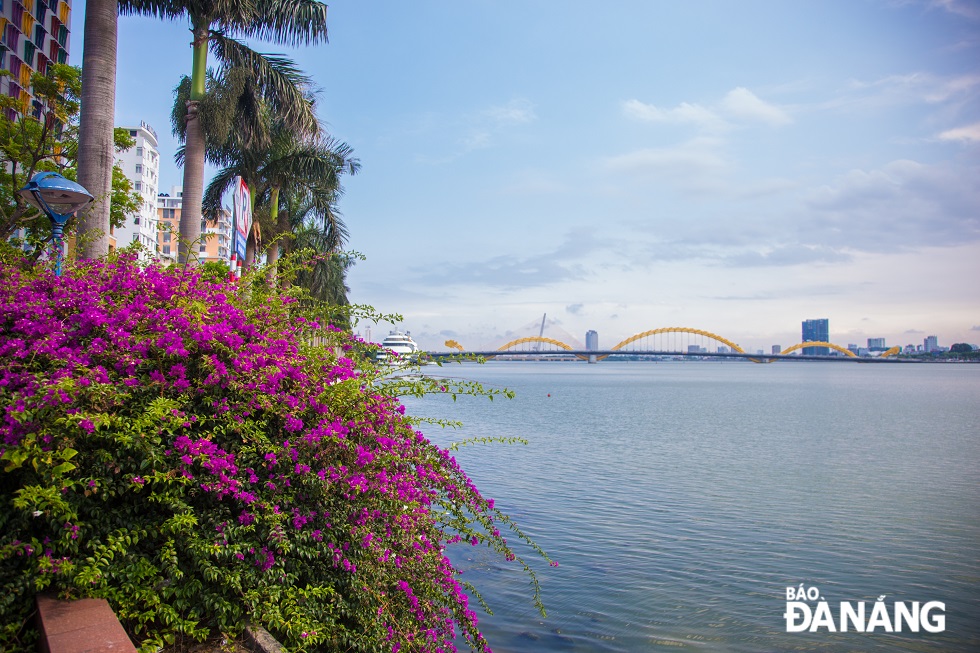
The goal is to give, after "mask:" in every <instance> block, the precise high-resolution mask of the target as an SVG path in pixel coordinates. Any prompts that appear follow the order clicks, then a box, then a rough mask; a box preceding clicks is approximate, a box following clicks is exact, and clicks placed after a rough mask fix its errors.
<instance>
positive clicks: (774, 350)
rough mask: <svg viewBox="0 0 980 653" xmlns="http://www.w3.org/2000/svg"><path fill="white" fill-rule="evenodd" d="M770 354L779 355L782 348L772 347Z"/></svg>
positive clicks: (779, 346)
mask: <svg viewBox="0 0 980 653" xmlns="http://www.w3.org/2000/svg"><path fill="white" fill-rule="evenodd" d="M772 353H774V354H781V353H783V346H782V345H773V346H772Z"/></svg>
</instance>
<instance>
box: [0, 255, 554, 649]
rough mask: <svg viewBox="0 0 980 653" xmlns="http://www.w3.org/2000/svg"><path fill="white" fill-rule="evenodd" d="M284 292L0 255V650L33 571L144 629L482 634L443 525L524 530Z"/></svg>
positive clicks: (61, 590)
mask: <svg viewBox="0 0 980 653" xmlns="http://www.w3.org/2000/svg"><path fill="white" fill-rule="evenodd" d="M297 306H298V303H297V302H294V301H292V300H291V299H290V298H289V297H286V296H280V295H279V294H277V293H276V292H275V291H273V290H270V284H268V283H265V282H257V281H256V282H251V283H249V282H247V281H246V282H244V283H240V284H238V285H237V286H236V285H229V284H225V283H224V282H221V281H214V280H208V279H207V278H205V277H202V276H201V274H200V273H198V272H195V271H193V270H189V269H180V268H177V269H170V270H165V269H162V268H159V267H149V268H148V269H142V268H140V267H139V266H137V265H136V264H135V263H134V262H133V261H131V260H127V259H125V258H119V259H115V260H110V261H93V262H87V263H82V264H79V265H78V266H77V267H73V268H69V269H67V270H66V272H65V276H63V277H60V278H56V277H54V276H52V275H51V273H50V272H48V271H46V270H37V271H29V270H26V269H24V268H22V267H21V266H20V265H17V264H16V263H11V262H8V263H4V264H3V265H2V269H0V405H2V416H0V419H2V425H0V430H2V434H0V466H2V467H0V650H18V649H30V648H33V646H34V643H33V641H32V640H31V631H30V625H29V624H30V615H31V612H32V610H33V597H34V595H35V594H36V593H37V592H52V593H56V594H57V595H59V596H61V597H65V598H74V597H86V596H87V597H103V598H105V599H107V600H108V601H109V603H110V604H111V605H112V607H113V608H114V609H115V611H116V613H117V615H118V616H119V618H120V620H121V621H122V622H123V624H124V626H125V627H126V628H127V630H128V631H129V632H130V634H131V636H132V637H133V639H134V641H135V642H137V643H138V645H139V646H140V647H141V649H142V650H145V651H151V650H155V649H157V648H159V647H160V646H163V645H166V644H169V643H172V642H173V641H174V640H175V639H177V640H178V641H180V640H188V639H197V640H200V639H204V638H206V637H213V636H216V635H222V634H224V635H230V636H235V635H237V634H239V633H240V632H241V630H242V628H243V626H244V625H245V623H246V622H252V623H256V624H260V625H262V626H264V627H266V628H267V629H268V630H270V631H271V632H272V633H273V635H275V636H276V637H277V638H278V639H279V640H280V641H281V642H282V643H284V644H285V645H286V646H287V647H288V648H289V650H311V651H314V650H322V651H333V650H344V651H368V650H370V651H376V650H377V651H408V650H418V651H423V650H424V651H438V650H444V651H449V650H453V645H452V641H453V638H454V636H456V635H457V634H461V635H462V636H463V637H465V640H466V641H467V642H468V644H469V645H470V646H472V647H473V648H475V649H477V650H485V649H486V643H485V641H484V640H483V638H482V637H481V636H480V633H479V631H478V629H477V619H476V616H475V614H474V612H473V611H472V610H471V608H470V606H468V602H467V594H466V593H464V590H465V589H466V587H465V584H464V583H462V582H461V580H460V579H459V578H458V573H457V571H456V570H455V569H454V568H453V566H452V565H451V564H450V562H449V560H448V559H447V558H446V556H445V548H446V546H447V545H449V544H453V543H457V542H460V541H462V543H463V544H464V545H474V546H475V545H480V546H490V547H492V548H493V549H495V550H496V551H497V552H499V553H500V554H501V555H502V556H504V557H506V558H508V559H511V560H513V559H515V554H514V552H513V550H512V549H511V548H510V545H509V544H508V543H507V541H506V540H505V539H504V537H503V535H502V534H501V532H500V530H498V529H501V528H503V529H504V530H505V531H506V532H509V533H517V535H518V536H521V537H523V536H522V535H521V533H520V531H519V530H517V528H516V526H514V525H513V524H512V523H511V522H510V521H509V520H508V519H507V517H506V516H505V515H502V514H501V513H500V512H499V511H498V510H497V509H495V508H494V505H493V501H492V500H489V499H485V498H484V497H482V496H481V495H480V493H479V492H478V491H477V489H476V488H475V487H474V486H473V484H472V482H471V481H470V480H469V479H468V478H467V476H466V475H465V474H464V472H463V471H462V470H461V469H460V468H459V467H458V466H457V464H456V462H455V461H454V459H453V458H452V457H451V456H450V455H449V453H448V452H447V451H445V450H442V449H440V448H438V447H436V446H435V445H433V444H431V443H430V442H429V441H428V440H427V439H426V438H425V437H423V435H422V434H421V433H420V432H418V431H416V430H415V428H414V427H413V425H412V422H411V420H410V419H409V418H407V417H406V416H405V415H404V414H403V412H404V409H403V407H402V406H401V405H400V404H399V403H398V401H397V399H395V398H392V397H390V396H389V395H388V394H387V393H385V392H383V391H381V390H379V386H378V384H377V383H376V382H375V381H376V379H377V378H378V377H377V375H376V372H372V371H371V370H372V368H371V366H370V365H367V364H364V363H361V362H358V361H360V359H361V357H360V356H358V355H357V352H358V348H359V346H360V345H361V344H363V343H359V342H358V341H357V339H356V338H354V337H351V336H350V335H347V334H344V333H341V332H339V331H336V330H332V329H330V328H329V327H321V326H320V325H318V324H316V322H314V321H312V320H311V319H308V318H304V317H303V316H302V314H301V313H300V311H299V309H298V308H297ZM324 337H326V344H322V343H323V341H324ZM313 342H317V343H318V344H315V345H314V344H311V343H313ZM532 546H533V544H532ZM534 548H535V550H537V551H538V552H539V553H542V552H540V549H537V548H536V547H534ZM542 555H543V553H542ZM517 560H518V562H519V563H520V564H524V563H523V561H522V560H520V558H517ZM525 569H528V567H527V565H526V564H525ZM531 580H532V586H533V587H534V590H533V591H534V600H535V601H536V602H538V597H537V585H536V581H535V580H534V577H533V574H532V577H531Z"/></svg>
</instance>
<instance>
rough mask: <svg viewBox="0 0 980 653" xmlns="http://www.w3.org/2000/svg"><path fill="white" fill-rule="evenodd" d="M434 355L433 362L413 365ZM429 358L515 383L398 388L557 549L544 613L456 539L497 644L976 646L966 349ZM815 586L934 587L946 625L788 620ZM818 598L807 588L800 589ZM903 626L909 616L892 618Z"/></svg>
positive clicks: (447, 371) (834, 589)
mask: <svg viewBox="0 0 980 653" xmlns="http://www.w3.org/2000/svg"><path fill="white" fill-rule="evenodd" d="M427 369H431V368H427ZM435 372H436V373H437V374H444V375H446V376H453V377H459V378H466V379H473V380H479V381H481V382H483V383H484V384H487V385H490V386H505V387H508V388H511V389H513V390H515V391H516V392H517V398H516V399H513V400H509V401H508V400H503V401H501V400H495V401H493V402H489V401H487V400H486V399H475V398H463V399H460V400H459V401H458V402H456V403H452V402H451V401H449V400H448V399H447V398H445V397H430V398H425V399H421V400H406V402H405V403H406V404H407V405H408V408H409V412H412V413H414V414H419V415H430V416H439V417H450V418H454V419H460V420H462V421H463V422H464V423H465V426H464V428H463V429H462V430H461V431H456V432H453V431H445V430H440V429H438V428H436V427H427V428H425V429H424V430H425V431H426V433H427V435H429V436H430V438H431V439H433V440H434V441H435V442H437V443H440V444H443V445H445V444H447V443H448V442H450V441H453V440H458V439H461V438H463V437H468V436H486V435H499V436H521V437H524V438H527V439H528V440H529V442H530V444H529V445H527V446H520V445H490V446H474V447H466V448H464V449H461V450H460V451H459V453H458V455H457V458H458V459H459V460H460V462H461V463H462V464H463V466H464V468H465V469H466V470H467V471H468V472H469V473H470V475H471V476H472V477H473V478H474V480H475V481H476V482H477V485H478V487H480V488H481V490H482V491H483V492H484V494H485V495H487V496H491V497H495V498H496V499H497V503H498V506H500V507H502V508H503V510H504V511H505V512H507V513H509V514H510V515H511V516H512V517H514V518H515V519H516V520H517V521H518V523H519V524H520V525H521V526H522V527H523V528H524V529H525V530H526V531H527V532H528V533H529V534H531V535H532V536H533V537H534V538H535V539H536V540H537V542H538V543H540V544H541V545H542V546H543V547H544V548H545V549H546V550H547V551H548V552H549V554H551V556H552V557H553V558H554V559H556V560H558V561H559V562H560V564H561V566H560V567H558V568H548V567H547V566H543V565H539V568H540V572H539V574H540V579H541V582H542V586H543V592H544V601H545V605H546V607H547V609H548V617H547V618H545V619H543V618H541V617H540V615H539V614H538V613H537V612H536V610H535V609H534V607H533V605H531V603H530V600H529V599H528V596H529V592H528V588H527V582H526V579H525V578H524V577H523V576H522V575H521V574H520V573H519V570H518V569H517V568H516V566H515V565H513V564H508V563H506V562H502V561H500V560H497V559H496V558H491V557H489V556H488V555H486V554H485V553H484V551H483V549H475V548H471V547H463V548H458V549H456V550H455V551H454V556H455V557H456V559H457V561H458V563H459V564H460V566H461V567H462V569H464V573H465V577H466V578H467V579H468V580H470V581H471V582H473V583H474V584H475V585H477V587H479V588H481V590H482V591H483V593H484V596H485V598H486V599H487V601H488V602H489V603H490V605H491V607H492V608H493V610H494V615H493V616H492V617H489V616H483V617H482V618H481V626H482V627H483V628H484V632H485V634H486V636H487V638H488V640H489V642H490V645H491V646H492V647H493V649H494V650H495V651H497V652H498V653H500V652H507V651H660V650H663V651H676V650H690V651H772V650H776V651H780V650H785V651H789V650H806V651H851V650H853V651H886V650H888V651H890V650H906V651H954V650H959V651H975V650H980V553H978V551H980V366H977V365H971V366H967V365H856V364H833V363H809V364H808V363H775V364H771V365H757V364H752V363H746V362H725V363H716V362H686V363H599V364H598V365H586V364H584V363H580V364H576V363H523V362H491V363H488V364H486V365H475V364H467V365H463V366H448V367H446V368H442V369H441V370H440V369H438V368H436V369H435ZM800 583H805V584H806V585H807V586H817V587H819V589H820V592H821V594H822V595H823V597H824V598H826V599H827V600H828V601H829V602H830V604H831V605H833V606H835V608H834V614H835V619H836V614H837V608H836V606H837V605H838V604H839V602H841V601H852V602H853V601H866V602H868V604H867V608H868V612H869V614H870V611H871V607H872V604H873V602H874V601H875V599H876V597H878V596H880V595H883V594H884V595H887V598H886V603H887V604H889V606H890V605H891V604H892V603H893V602H894V601H906V602H911V601H920V602H926V601H933V600H935V601H943V602H945V604H946V611H945V614H946V630H945V632H943V633H926V632H921V633H909V632H904V633H896V634H889V633H884V632H882V629H881V628H880V627H879V628H878V629H877V630H876V632H873V633H854V632H850V633H828V632H827V631H826V629H822V630H821V631H820V632H817V633H787V632H786V622H785V620H784V618H783V613H784V611H785V607H786V587H787V586H790V585H792V586H799V584H800ZM814 607H815V604H814ZM906 630H907V628H906Z"/></svg>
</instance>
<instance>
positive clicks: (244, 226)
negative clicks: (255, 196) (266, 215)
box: [231, 177, 252, 261]
mask: <svg viewBox="0 0 980 653" xmlns="http://www.w3.org/2000/svg"><path fill="white" fill-rule="evenodd" d="M231 205H232V212H233V214H234V219H235V229H234V239H235V247H234V249H233V250H232V251H233V252H234V253H235V254H237V255H238V260H239V261H244V260H245V243H247V242H248V232H249V230H250V229H251V228H252V201H251V197H250V196H249V192H248V186H246V185H245V181H244V180H243V179H242V178H241V177H235V183H234V195H233V196H232V201H231Z"/></svg>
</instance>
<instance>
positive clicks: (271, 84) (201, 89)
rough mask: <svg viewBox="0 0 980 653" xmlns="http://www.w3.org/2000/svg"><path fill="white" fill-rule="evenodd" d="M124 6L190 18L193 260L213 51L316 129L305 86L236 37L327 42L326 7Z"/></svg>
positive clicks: (254, 1)
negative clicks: (204, 109)
mask: <svg viewBox="0 0 980 653" xmlns="http://www.w3.org/2000/svg"><path fill="white" fill-rule="evenodd" d="M120 6H121V10H122V12H123V13H127V14H143V15H151V16H157V17H159V18H163V19H174V18H179V17H182V16H187V18H188V19H189V20H190V23H191V32H192V34H193V40H192V42H191V46H192V48H193V64H192V74H191V78H190V85H189V94H188V100H187V104H186V113H185V115H184V128H183V130H182V131H183V135H184V143H185V149H184V190H183V201H182V211H181V219H180V245H179V252H178V259H179V260H180V261H182V262H183V261H193V260H194V259H195V258H196V256H194V253H193V251H191V250H189V249H188V246H189V245H191V244H193V243H196V242H197V241H198V240H199V239H200V237H201V201H202V196H203V186H204V157H205V149H206V134H205V131H204V129H203V126H202V123H201V120H200V117H201V115H200V110H201V102H202V100H204V99H205V97H206V90H207V89H206V85H207V56H208V49H209V48H210V49H211V50H213V51H214V53H215V56H216V57H217V58H218V59H219V60H220V61H222V62H223V65H225V66H226V67H231V68H234V67H239V68H242V69H245V70H251V71H253V72H254V75H255V78H256V80H257V82H258V84H259V86H260V87H261V88H262V91H263V94H264V95H265V96H266V98H267V99H268V100H273V99H275V101H276V103H278V104H280V105H281V113H280V114H279V115H280V117H281V118H282V119H283V120H286V121H288V122H293V124H299V123H304V124H305V125H306V126H307V127H308V128H312V127H313V126H314V125H315V124H316V116H315V115H314V114H313V111H312V105H310V103H309V102H308V101H307V99H306V97H305V95H304V93H303V90H302V89H300V88H297V87H296V86H295V85H293V84H291V83H290V82H289V80H287V79H286V78H284V77H283V76H282V75H281V74H280V72H281V71H280V70H278V69H277V68H276V67H275V65H274V62H272V61H270V58H269V57H266V56H264V55H262V54H260V53H258V52H255V51H254V50H252V49H250V48H249V47H247V46H246V45H245V44H244V43H242V42H241V41H238V40H235V39H234V38H233V37H232V35H233V34H234V35H238V36H240V37H243V38H257V39H263V40H268V41H272V42H274V43H278V44H283V45H290V46H296V45H304V44H317V43H320V42H325V41H326V38H327V6H326V5H325V4H323V3H321V2H318V1H317V0H122V3H121V5H120Z"/></svg>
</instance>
